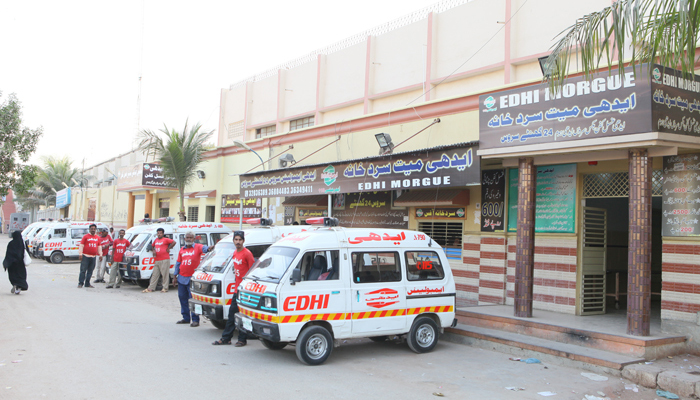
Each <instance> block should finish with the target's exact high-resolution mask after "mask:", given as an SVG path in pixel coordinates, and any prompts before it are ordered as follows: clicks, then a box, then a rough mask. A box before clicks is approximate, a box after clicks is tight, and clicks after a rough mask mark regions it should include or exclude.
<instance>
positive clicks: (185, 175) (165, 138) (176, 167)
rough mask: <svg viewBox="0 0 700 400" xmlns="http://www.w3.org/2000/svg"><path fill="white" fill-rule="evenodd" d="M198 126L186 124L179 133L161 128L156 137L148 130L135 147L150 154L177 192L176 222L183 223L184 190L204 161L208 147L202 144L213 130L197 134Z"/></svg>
mask: <svg viewBox="0 0 700 400" xmlns="http://www.w3.org/2000/svg"><path fill="white" fill-rule="evenodd" d="M201 128H202V125H201V124H195V125H194V126H192V127H190V128H188V127H187V121H185V127H184V128H183V129H182V131H181V132H178V131H176V130H175V129H172V130H171V129H168V127H167V125H163V129H160V132H161V133H162V134H163V135H161V134H159V133H157V132H153V131H150V130H142V131H141V132H139V137H138V138H139V140H140V143H139V147H140V148H141V149H142V150H144V152H145V153H146V154H150V153H153V154H154V156H155V157H156V159H158V161H159V162H160V165H161V166H162V167H163V175H165V178H166V179H167V180H169V181H170V182H171V183H172V184H174V185H175V187H176V188H177V190H178V192H180V212H179V213H178V215H179V216H180V221H184V220H185V187H187V185H188V184H190V183H191V182H192V180H193V179H194V178H195V177H196V176H197V167H198V166H199V165H200V164H201V163H202V161H203V160H204V157H203V156H204V152H205V151H207V150H208V149H209V148H210V147H211V146H207V145H206V142H207V141H208V140H209V139H210V138H211V137H212V135H213V134H214V131H213V130H211V131H209V132H200V129H201Z"/></svg>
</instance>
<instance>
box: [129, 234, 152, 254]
mask: <svg viewBox="0 0 700 400" xmlns="http://www.w3.org/2000/svg"><path fill="white" fill-rule="evenodd" d="M150 237H151V235H150V234H148V233H142V234H140V235H139V237H137V238H136V239H134V241H133V242H131V246H129V250H132V251H140V250H141V249H142V248H143V247H144V246H145V245H146V243H147V242H148V239H149V238H150Z"/></svg>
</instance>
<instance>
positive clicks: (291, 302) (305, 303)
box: [282, 294, 330, 311]
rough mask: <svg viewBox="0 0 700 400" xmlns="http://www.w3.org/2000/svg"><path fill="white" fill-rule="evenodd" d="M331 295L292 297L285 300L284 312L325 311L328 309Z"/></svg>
mask: <svg viewBox="0 0 700 400" xmlns="http://www.w3.org/2000/svg"><path fill="white" fill-rule="evenodd" d="M329 298H330V295H329V294H314V295H311V296H290V297H287V298H286V299H284V305H283V307H282V309H283V310H284V311H304V310H323V309H325V308H328V300H329Z"/></svg>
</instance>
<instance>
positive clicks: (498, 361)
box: [0, 235, 655, 399]
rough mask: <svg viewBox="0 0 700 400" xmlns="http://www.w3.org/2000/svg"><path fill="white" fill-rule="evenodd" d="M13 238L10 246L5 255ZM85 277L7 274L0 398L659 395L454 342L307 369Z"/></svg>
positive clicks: (65, 269)
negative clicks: (15, 286)
mask: <svg viewBox="0 0 700 400" xmlns="http://www.w3.org/2000/svg"><path fill="white" fill-rule="evenodd" d="M8 241H9V239H8V238H7V236H6V235H3V236H2V238H0V257H4V255H5V248H6V246H7V243H8ZM78 271H79V265H78V263H77V261H71V262H66V263H63V264H59V265H54V264H48V263H46V262H43V261H42V262H40V261H37V260H34V262H33V263H32V264H31V265H30V266H29V267H28V275H29V278H28V282H29V291H27V292H23V293H22V294H21V295H18V296H17V295H13V294H10V288H11V285H10V283H9V281H8V278H7V274H5V273H2V274H0V399H36V398H48V399H134V398H147V399H166V398H167V399H194V398H202V397H205V396H206V398H209V399H215V398H221V399H223V398H245V399H253V398H266V399H268V398H278V399H331V398H332V399H436V398H438V397H440V396H438V395H439V394H442V395H443V396H444V397H447V398H454V399H542V398H544V397H543V396H542V395H539V394H537V393H538V392H545V391H551V392H555V393H557V395H555V396H552V397H547V398H551V399H581V398H583V397H584V394H591V395H597V396H600V394H597V392H598V391H600V392H603V393H605V394H606V395H608V396H610V397H611V398H613V399H617V398H623V399H653V398H655V396H654V395H653V394H652V392H651V391H649V390H646V389H642V390H641V392H640V393H632V392H631V391H629V390H627V391H626V390H625V389H624V383H625V382H623V381H622V380H621V379H620V378H615V377H610V379H609V380H608V381H605V382H595V381H591V380H589V379H588V378H585V377H583V376H581V372H584V371H582V370H577V369H573V368H566V367H560V366H556V365H545V364H530V365H528V364H525V363H522V362H512V361H509V360H508V357H509V356H508V355H506V354H502V353H497V352H491V351H487V350H482V349H476V348H471V347H469V346H463V345H459V344H454V343H449V342H446V341H441V342H440V343H439V344H438V346H437V348H436V349H435V351H433V352H432V353H428V354H420V355H419V354H415V353H413V352H411V351H410V350H409V349H408V346H407V345H406V344H396V343H392V342H387V343H373V342H371V341H369V340H366V339H361V340H351V341H347V342H345V343H342V345H341V346H340V347H338V348H336V349H335V350H334V351H333V354H331V356H330V358H329V359H328V361H327V362H326V363H325V364H323V365H321V366H316V367H310V366H306V365H303V364H302V363H300V362H299V361H298V360H297V357H296V353H295V351H294V347H292V346H288V347H287V348H286V349H284V350H281V351H272V350H267V349H265V348H264V347H263V346H262V345H261V344H260V343H259V342H257V341H249V342H248V343H249V344H248V346H246V347H243V348H235V347H233V346H212V345H211V342H213V341H214V340H216V339H218V338H219V336H220V334H221V331H220V330H218V329H216V328H214V327H213V326H212V325H211V324H209V323H206V322H205V323H203V324H202V325H201V326H200V327H198V328H191V327H190V326H189V325H176V324H175V322H176V321H177V320H179V319H180V314H179V303H178V301H177V291H173V290H171V291H169V292H168V293H160V292H154V293H149V294H144V293H141V289H140V288H139V287H138V286H132V285H129V284H125V285H122V287H121V289H105V288H104V287H105V285H104V284H99V283H98V284H95V285H96V286H97V287H96V288H95V289H85V288H83V289H78V288H77V283H78ZM0 272H2V271H0ZM505 387H522V388H524V389H525V390H523V391H518V392H513V391H509V390H506V389H505ZM620 396H622V397H620Z"/></svg>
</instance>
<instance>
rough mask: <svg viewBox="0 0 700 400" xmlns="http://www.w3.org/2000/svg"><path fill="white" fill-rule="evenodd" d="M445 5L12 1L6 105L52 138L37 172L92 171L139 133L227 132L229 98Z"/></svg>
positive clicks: (374, 0)
mask: <svg viewBox="0 0 700 400" xmlns="http://www.w3.org/2000/svg"><path fill="white" fill-rule="evenodd" d="M436 2H437V1H436V0H353V1H351V2H347V1H342V2H341V1H338V0H296V1H278V0H268V1H241V0H228V1H218V0H217V1H214V0H201V1H197V2H194V1H180V0H169V1H161V0H120V1H113V2H106V1H94V0H92V1H74V0H64V1H55V0H42V1H35V0H22V1H2V2H0V38H2V43H3V46H2V49H0V54H2V55H1V56H0V57H1V58H2V62H0V92H1V94H0V102H4V101H5V100H6V99H7V95H8V94H10V93H15V94H16V95H17V97H18V98H19V100H20V101H21V103H22V106H23V123H24V125H25V126H27V127H29V128H37V127H40V126H41V127H43V130H44V134H43V136H42V138H41V140H40V142H39V145H38V148H37V151H36V153H35V154H34V156H33V157H32V159H31V160H30V161H31V162H32V163H34V164H38V165H40V164H41V157H42V156H58V157H63V156H69V157H70V158H71V159H72V160H73V162H74V166H75V167H79V168H80V167H82V164H83V162H84V163H85V167H89V166H92V165H95V164H97V163H100V162H102V161H106V160H108V159H110V158H112V157H115V156H117V155H120V154H123V153H126V152H128V151H130V150H131V149H132V148H133V147H134V145H135V137H136V132H137V131H138V129H150V130H158V129H161V128H163V125H164V124H165V125H167V126H168V127H170V128H176V129H182V127H183V126H184V124H185V122H186V121H187V120H189V123H190V124H193V123H197V122H199V123H201V124H202V126H203V129H205V130H214V131H215V132H216V130H217V129H218V123H217V121H218V118H219V97H220V93H221V89H222V88H228V87H229V85H231V84H233V83H236V82H239V81H241V80H243V79H246V78H248V77H249V76H252V75H254V74H258V73H261V72H264V71H266V70H268V69H270V68H273V67H275V66H276V65H278V64H281V63H284V62H286V61H289V60H292V59H295V58H297V57H300V56H303V55H305V54H307V53H310V52H312V51H314V50H317V49H319V48H322V47H325V46H327V45H330V44H333V43H335V42H338V41H340V40H343V39H345V38H347V37H350V36H352V35H355V34H357V33H360V32H362V31H365V30H367V29H370V28H373V27H375V26H378V25H381V24H383V23H386V22H389V21H392V20H394V19H397V18H399V17H402V16H405V15H407V14H409V13H411V12H413V11H416V10H419V9H422V8H424V7H426V6H429V5H432V4H434V3H436ZM139 77H141V84H140V85H139ZM139 92H140V106H139V101H138V99H139Z"/></svg>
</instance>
